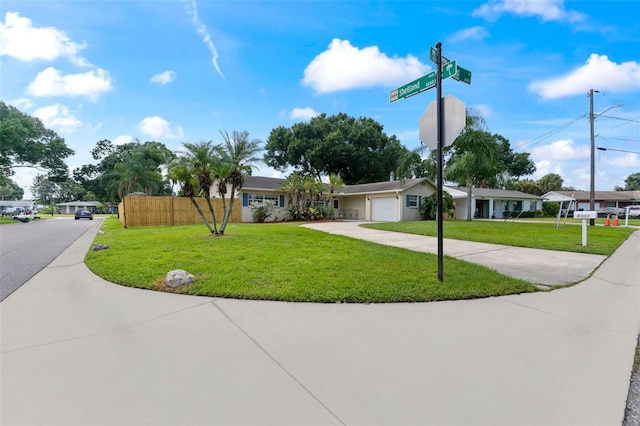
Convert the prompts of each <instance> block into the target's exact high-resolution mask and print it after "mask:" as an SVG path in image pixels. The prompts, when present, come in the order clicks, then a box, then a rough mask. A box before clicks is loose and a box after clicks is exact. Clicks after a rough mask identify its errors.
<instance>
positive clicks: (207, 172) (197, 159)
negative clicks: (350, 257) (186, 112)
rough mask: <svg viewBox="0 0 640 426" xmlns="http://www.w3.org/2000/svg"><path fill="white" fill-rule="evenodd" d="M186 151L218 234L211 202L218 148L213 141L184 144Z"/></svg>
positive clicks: (190, 167) (187, 159)
mask: <svg viewBox="0 0 640 426" xmlns="http://www.w3.org/2000/svg"><path fill="white" fill-rule="evenodd" d="M182 145H183V146H184V147H185V148H186V151H183V152H182V154H183V155H184V157H183V159H184V160H185V161H186V162H187V163H188V165H189V166H188V167H189V169H190V170H191V172H192V173H193V174H194V177H195V178H196V181H197V182H198V185H199V186H200V196H204V197H205V199H206V200H207V206H208V207H209V212H210V213H211V217H212V219H213V231H214V234H216V235H217V234H218V228H217V223H216V213H215V211H214V209H213V205H212V204H211V186H212V185H213V179H214V174H215V172H216V169H217V163H218V162H219V160H218V155H217V154H218V150H217V148H216V147H215V146H214V145H213V143H212V142H211V141H207V142H202V141H201V142H197V143H188V142H184V143H183V144H182Z"/></svg>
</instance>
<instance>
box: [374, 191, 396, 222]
mask: <svg viewBox="0 0 640 426" xmlns="http://www.w3.org/2000/svg"><path fill="white" fill-rule="evenodd" d="M371 220H372V221H374V222H397V221H398V220H399V219H398V200H397V199H396V197H378V198H371Z"/></svg>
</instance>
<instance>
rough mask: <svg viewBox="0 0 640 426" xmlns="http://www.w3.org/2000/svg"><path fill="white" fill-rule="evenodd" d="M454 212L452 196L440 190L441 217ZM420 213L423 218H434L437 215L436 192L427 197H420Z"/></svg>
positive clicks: (451, 214)
mask: <svg viewBox="0 0 640 426" xmlns="http://www.w3.org/2000/svg"><path fill="white" fill-rule="evenodd" d="M454 212H455V206H454V204H453V197H452V196H451V194H449V193H448V192H446V191H443V192H442V213H443V217H445V218H446V217H447V215H449V216H453V214H454ZM420 215H421V216H422V218H423V219H424V220H436V218H437V216H438V194H437V193H435V194H432V195H431V196H429V197H424V198H423V199H422V204H420Z"/></svg>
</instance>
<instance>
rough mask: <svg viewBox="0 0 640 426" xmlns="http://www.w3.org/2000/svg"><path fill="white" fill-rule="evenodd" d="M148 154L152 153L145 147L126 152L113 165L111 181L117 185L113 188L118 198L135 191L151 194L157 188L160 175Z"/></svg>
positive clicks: (160, 180)
mask: <svg viewBox="0 0 640 426" xmlns="http://www.w3.org/2000/svg"><path fill="white" fill-rule="evenodd" d="M150 155H152V153H150V152H147V150H145V149H140V150H135V151H131V152H127V154H126V155H125V156H124V157H123V158H122V160H121V161H120V162H118V163H116V164H115V165H114V167H113V170H112V172H111V173H110V174H111V175H112V176H113V177H114V179H113V182H114V183H117V187H116V188H113V189H115V190H116V191H117V194H118V197H119V198H120V199H123V198H124V196H125V195H127V194H130V193H132V192H137V191H141V192H144V193H145V194H147V195H152V194H153V192H154V190H157V189H158V187H159V185H160V182H162V175H161V174H160V170H159V169H158V167H157V166H156V163H155V162H153V161H152V160H151V158H150Z"/></svg>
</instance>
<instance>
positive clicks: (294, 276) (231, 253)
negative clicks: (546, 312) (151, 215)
mask: <svg viewBox="0 0 640 426" xmlns="http://www.w3.org/2000/svg"><path fill="white" fill-rule="evenodd" d="M102 230H103V231H104V232H105V234H101V235H97V236H96V238H95V242H96V243H99V244H104V245H107V246H109V249H107V250H101V251H89V253H88V254H87V256H86V259H85V262H86V264H87V266H88V267H89V268H90V269H91V270H92V271H93V272H94V273H96V274H97V275H99V276H101V277H103V278H104V279H106V280H108V281H111V282H114V283H117V284H121V285H126V286H132V287H139V288H146V289H154V290H158V289H160V290H167V287H166V285H165V284H164V277H165V276H166V274H167V272H169V271H170V270H173V269H184V270H186V271H187V272H190V273H192V274H194V275H195V276H196V278H197V280H196V282H195V283H193V284H190V285H188V286H185V288H182V289H181V290H179V291H180V292H183V293H188V294H193V295H202V296H216V297H229V298H239V299H265V300H282V301H296V302H360V303H370V302H375V303H379V302H428V301H436V300H456V299H474V298H480V297H489V296H498V295H505V294H514V293H525V292H534V291H538V289H537V288H536V287H535V286H534V285H532V284H530V283H528V282H526V281H523V280H519V279H515V278H511V277H507V276H504V275H502V274H499V273H497V272H495V271H493V270H491V269H489V268H486V267H483V266H479V265H475V264H471V263H467V262H464V261H461V260H457V259H453V258H449V257H445V259H444V268H445V271H446V273H445V282H444V283H440V282H439V281H438V278H437V256H435V255H432V254H425V253H418V252H413V251H409V250H404V249H399V248H394V247H388V246H382V245H378V244H373V243H369V242H365V241H361V240H356V239H351V238H347V237H342V236H337V235H331V234H326V233H324V232H320V231H314V230H311V229H307V228H302V227H300V226H299V225H298V224H230V225H229V226H228V227H227V230H226V235H225V236H224V237H211V236H209V235H208V232H207V230H206V228H205V227H204V225H188V226H174V227H169V226H166V227H141V228H129V229H124V228H122V226H121V225H120V222H119V221H118V220H117V219H113V218H107V219H105V222H104V225H103V227H102Z"/></svg>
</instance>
